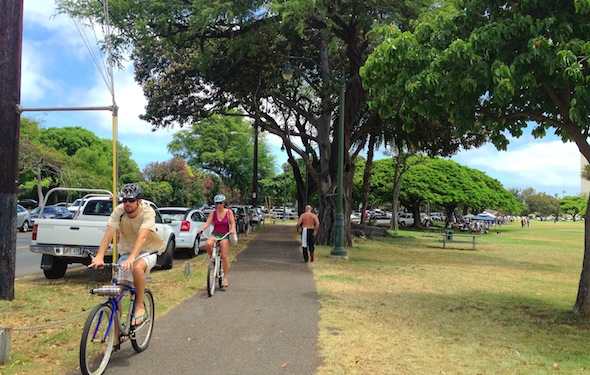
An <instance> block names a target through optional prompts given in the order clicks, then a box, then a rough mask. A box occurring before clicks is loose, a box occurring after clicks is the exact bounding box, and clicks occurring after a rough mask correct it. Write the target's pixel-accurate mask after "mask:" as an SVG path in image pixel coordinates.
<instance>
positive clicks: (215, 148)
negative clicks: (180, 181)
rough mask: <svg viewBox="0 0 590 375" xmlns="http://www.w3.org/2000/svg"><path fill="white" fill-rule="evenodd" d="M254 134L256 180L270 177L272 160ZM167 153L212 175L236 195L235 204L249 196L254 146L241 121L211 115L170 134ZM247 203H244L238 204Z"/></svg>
mask: <svg viewBox="0 0 590 375" xmlns="http://www.w3.org/2000/svg"><path fill="white" fill-rule="evenodd" d="M265 135H266V133H261V134H258V168H257V169H258V179H259V180H260V179H265V178H269V177H272V176H274V174H275V168H274V167H275V166H274V157H273V155H272V154H271V152H270V148H269V147H268V144H267V142H266V137H265ZM168 150H170V152H171V153H172V155H174V156H176V157H181V158H184V159H185V160H186V161H187V163H188V164H189V165H190V166H191V167H192V168H194V169H198V170H202V171H206V172H208V173H213V174H215V175H217V176H219V178H221V180H222V181H223V183H224V184H225V185H227V186H228V187H229V188H230V189H235V190H236V191H237V192H240V194H241V197H240V196H236V198H238V201H244V198H246V197H250V196H251V195H252V194H251V193H252V176H253V174H254V142H253V132H252V127H251V125H250V124H248V123H247V122H245V121H244V119H243V117H240V116H238V114H236V115H234V116H221V115H213V116H211V117H208V118H205V119H202V120H199V121H197V122H196V123H195V124H194V125H193V126H191V127H190V128H189V129H183V130H181V131H179V132H177V133H175V134H174V136H173V140H172V141H171V142H170V144H169V145H168ZM242 203H247V202H242Z"/></svg>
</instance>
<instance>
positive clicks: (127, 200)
mask: <svg viewBox="0 0 590 375" xmlns="http://www.w3.org/2000/svg"><path fill="white" fill-rule="evenodd" d="M127 202H129V203H135V202H137V199H136V198H123V203H127Z"/></svg>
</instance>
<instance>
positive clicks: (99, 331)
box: [80, 303, 116, 375]
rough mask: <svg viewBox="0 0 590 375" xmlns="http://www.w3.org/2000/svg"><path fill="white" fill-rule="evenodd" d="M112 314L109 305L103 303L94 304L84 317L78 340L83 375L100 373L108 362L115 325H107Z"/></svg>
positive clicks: (111, 350)
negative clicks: (86, 316) (85, 317)
mask: <svg viewBox="0 0 590 375" xmlns="http://www.w3.org/2000/svg"><path fill="white" fill-rule="evenodd" d="M112 314H113V310H112V308H111V306H110V305H109V304H107V303H103V304H102V305H98V306H95V307H94V308H93V309H92V311H90V315H88V318H87V319H86V323H85V324H84V329H83V330H82V339H81V341H80V369H81V370H82V373H83V374H84V375H99V374H102V373H103V372H104V370H105V369H106V367H107V365H108V364H109V360H110V359H111V353H112V352H113V344H114V338H115V327H113V326H109V323H110V321H111V315H112ZM114 324H116V322H115V321H114V320H113V325H114Z"/></svg>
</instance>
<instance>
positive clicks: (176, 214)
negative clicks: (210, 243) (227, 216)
mask: <svg viewBox="0 0 590 375" xmlns="http://www.w3.org/2000/svg"><path fill="white" fill-rule="evenodd" d="M158 211H160V214H161V215H162V220H164V223H166V224H168V225H170V226H171V227H172V228H173V229H174V234H175V235H176V248H177V249H185V250H186V251H187V252H188V255H189V256H190V257H193V256H195V255H197V254H198V253H199V249H202V248H204V247H205V240H204V239H202V240H201V242H200V244H199V243H198V240H197V232H198V231H199V229H201V227H202V226H203V224H205V221H207V216H206V215H205V213H204V212H203V211H201V210H199V209H196V208H189V207H160V208H159V209H158ZM212 230H213V225H210V226H209V228H207V229H206V230H205V235H206V236H209V235H210V234H211V232H212Z"/></svg>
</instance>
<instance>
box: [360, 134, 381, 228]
mask: <svg viewBox="0 0 590 375" xmlns="http://www.w3.org/2000/svg"><path fill="white" fill-rule="evenodd" d="M375 143H377V136H374V135H370V136H369V148H368V150H367V163H366V164H365V172H364V174H363V199H362V203H361V224H365V222H366V221H367V218H366V215H365V211H366V210H367V206H368V205H369V192H370V191H371V172H372V170H373V157H374V156H375Z"/></svg>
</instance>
